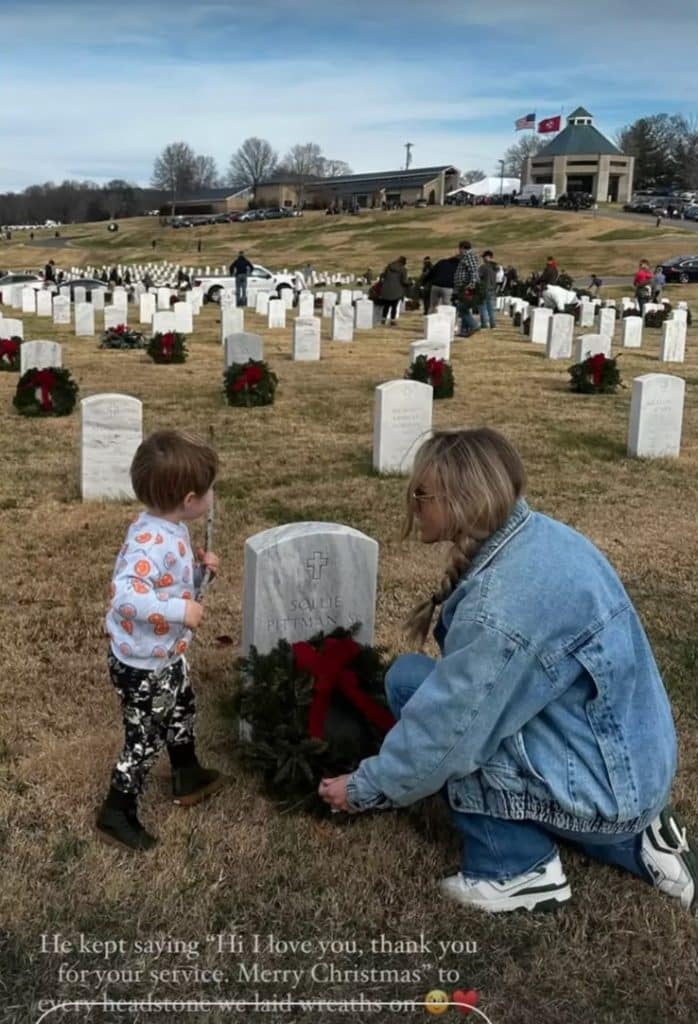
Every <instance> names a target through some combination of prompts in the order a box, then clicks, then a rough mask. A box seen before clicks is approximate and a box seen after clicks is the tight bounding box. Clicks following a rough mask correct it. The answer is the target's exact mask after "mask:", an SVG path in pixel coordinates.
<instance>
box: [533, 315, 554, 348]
mask: <svg viewBox="0 0 698 1024" xmlns="http://www.w3.org/2000/svg"><path fill="white" fill-rule="evenodd" d="M552 315H553V311H552V310H551V309H546V308H545V307H544V306H534V307H533V309H531V311H530V318H531V319H530V323H529V327H528V340H529V341H530V342H532V343H533V344H534V345H545V344H546V343H547V341H548V325H549V323H550V320H551V318H552Z"/></svg>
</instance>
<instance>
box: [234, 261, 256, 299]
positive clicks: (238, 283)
mask: <svg viewBox="0 0 698 1024" xmlns="http://www.w3.org/2000/svg"><path fill="white" fill-rule="evenodd" d="M253 270H254V267H253V266H252V264H251V263H250V261H249V260H248V259H247V257H246V256H245V254H244V252H243V251H242V250H240V252H239V253H238V257H237V259H236V260H233V262H232V263H231V264H230V276H231V277H234V278H235V301H236V303H237V305H238V306H246V305H247V275H248V274H251V273H252V271H253Z"/></svg>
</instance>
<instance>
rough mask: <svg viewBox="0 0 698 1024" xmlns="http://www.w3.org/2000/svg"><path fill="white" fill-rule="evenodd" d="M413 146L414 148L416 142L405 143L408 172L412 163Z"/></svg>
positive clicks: (406, 168)
mask: <svg viewBox="0 0 698 1024" xmlns="http://www.w3.org/2000/svg"><path fill="white" fill-rule="evenodd" d="M413 146H414V142H406V143H405V152H406V156H405V170H406V171H409V169H410V164H411V163H412V147H413Z"/></svg>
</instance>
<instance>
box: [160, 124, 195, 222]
mask: <svg viewBox="0 0 698 1024" xmlns="http://www.w3.org/2000/svg"><path fill="white" fill-rule="evenodd" d="M195 167H196V156H195V154H194V150H193V149H192V148H191V146H190V145H188V143H186V142H171V143H170V144H169V145H168V146H165V148H164V149H163V151H162V153H161V154H160V156H158V157H156V159H155V164H154V165H153V177H152V184H153V185H154V186H155V188H162V189H166V190H167V192H168V193H169V194H170V196H171V200H172V216H173V217H174V212H175V205H176V203H177V195H178V194H181V193H182V192H190V191H192V189H193V187H194V175H195Z"/></svg>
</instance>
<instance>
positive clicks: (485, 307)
mask: <svg viewBox="0 0 698 1024" xmlns="http://www.w3.org/2000/svg"><path fill="white" fill-rule="evenodd" d="M488 326H489V327H496V326H497V323H496V317H495V315H494V295H487V296H485V301H484V302H483V303H482V304H481V306H480V327H488Z"/></svg>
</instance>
